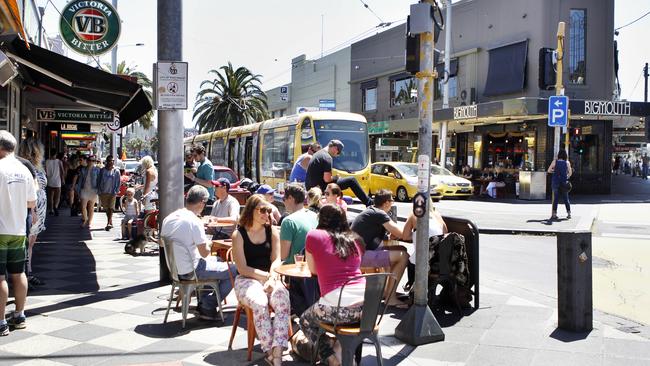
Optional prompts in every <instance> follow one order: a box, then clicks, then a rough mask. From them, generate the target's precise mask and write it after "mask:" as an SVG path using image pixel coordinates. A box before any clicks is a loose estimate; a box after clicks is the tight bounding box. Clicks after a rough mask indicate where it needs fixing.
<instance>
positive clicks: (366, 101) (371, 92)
mask: <svg viewBox="0 0 650 366" xmlns="http://www.w3.org/2000/svg"><path fill="white" fill-rule="evenodd" d="M375 110H377V87H376V86H375V87H372V88H367V89H363V111H364V112H367V111H375Z"/></svg>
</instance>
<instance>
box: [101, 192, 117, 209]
mask: <svg viewBox="0 0 650 366" xmlns="http://www.w3.org/2000/svg"><path fill="white" fill-rule="evenodd" d="M99 204H100V205H101V206H102V207H103V208H104V209H106V210H112V209H113V208H114V207H115V196H114V195H112V194H110V193H109V194H100V195H99Z"/></svg>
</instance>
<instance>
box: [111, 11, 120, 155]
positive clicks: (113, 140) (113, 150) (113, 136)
mask: <svg viewBox="0 0 650 366" xmlns="http://www.w3.org/2000/svg"><path fill="white" fill-rule="evenodd" d="M113 7H114V8H115V10H117V0H113ZM111 73H112V74H113V75H115V74H117V43H116V44H115V46H114V47H113V49H112V50H111ZM116 135H117V132H115V131H113V132H112V133H111V155H113V159H118V158H119V156H117V137H116Z"/></svg>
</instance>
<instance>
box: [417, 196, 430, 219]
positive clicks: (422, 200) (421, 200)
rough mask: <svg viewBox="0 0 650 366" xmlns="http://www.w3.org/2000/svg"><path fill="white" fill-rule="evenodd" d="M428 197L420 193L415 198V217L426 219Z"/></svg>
mask: <svg viewBox="0 0 650 366" xmlns="http://www.w3.org/2000/svg"><path fill="white" fill-rule="evenodd" d="M428 198H429V197H427V195H426V194H424V193H422V192H418V193H416V194H415V197H413V214H414V215H415V217H417V218H420V217H424V213H425V212H427V211H426V210H427V199H428Z"/></svg>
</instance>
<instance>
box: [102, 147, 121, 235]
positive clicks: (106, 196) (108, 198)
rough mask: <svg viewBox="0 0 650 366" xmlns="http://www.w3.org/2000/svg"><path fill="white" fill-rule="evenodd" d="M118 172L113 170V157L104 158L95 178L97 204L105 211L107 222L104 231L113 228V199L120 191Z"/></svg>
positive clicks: (115, 169)
mask: <svg viewBox="0 0 650 366" xmlns="http://www.w3.org/2000/svg"><path fill="white" fill-rule="evenodd" d="M120 178H121V177H120V171H119V169H117V168H115V165H114V162H113V156H112V155H108V156H107V157H106V164H105V165H104V167H103V168H102V169H101V170H100V171H99V177H98V178H97V193H99V204H100V205H101V206H102V207H104V210H106V217H107V218H108V222H107V224H106V227H105V229H106V231H109V230H110V229H112V228H113V210H114V209H115V197H116V196H117V193H118V192H119V191H120V184H121V181H120Z"/></svg>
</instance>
